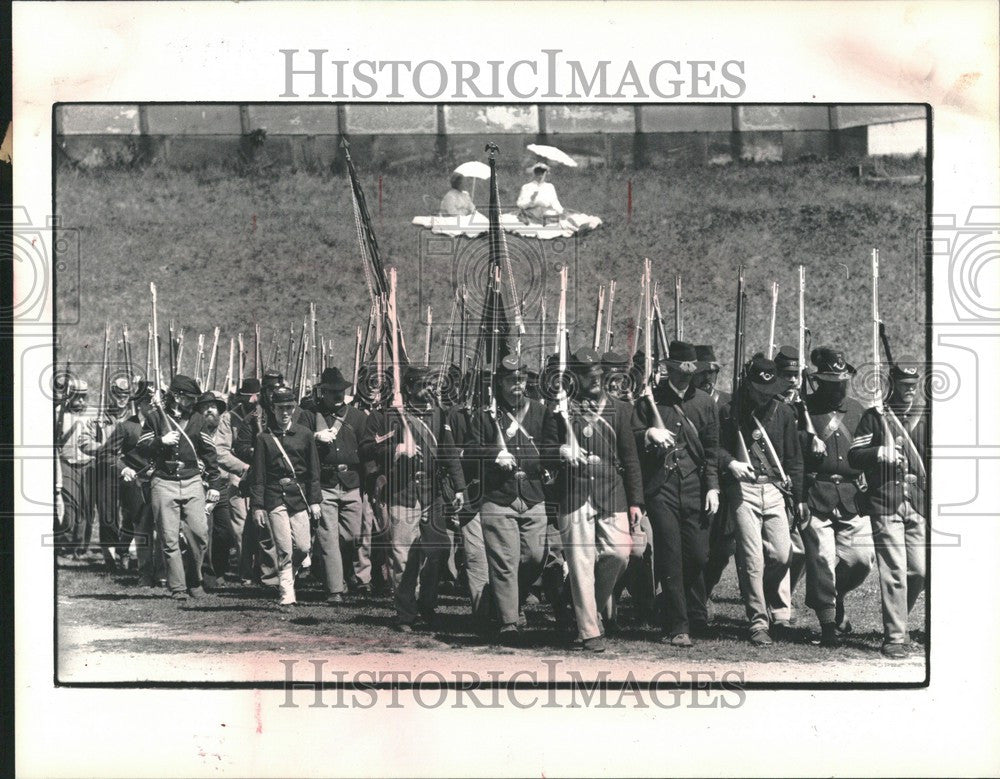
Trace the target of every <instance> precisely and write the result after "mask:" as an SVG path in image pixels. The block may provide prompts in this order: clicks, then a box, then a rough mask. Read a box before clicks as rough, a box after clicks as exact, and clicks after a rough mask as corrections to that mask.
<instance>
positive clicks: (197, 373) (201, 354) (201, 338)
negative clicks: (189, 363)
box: [194, 333, 205, 387]
mask: <svg viewBox="0 0 1000 779" xmlns="http://www.w3.org/2000/svg"><path fill="white" fill-rule="evenodd" d="M204 363H205V334H204V333H198V357H197V359H196V360H195V363H194V380H195V381H196V382H197V383H198V386H199V387H200V386H201V385H202V380H201V367H202V365H204Z"/></svg>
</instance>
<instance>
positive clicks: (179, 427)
mask: <svg viewBox="0 0 1000 779" xmlns="http://www.w3.org/2000/svg"><path fill="white" fill-rule="evenodd" d="M163 416H164V418H165V419H166V420H167V424H168V425H173V427H174V430H176V431H177V432H178V433H180V434H181V435H182V436H183V437H184V440H185V441H187V442H188V446H190V447H191V454H193V455H194V459H195V462H196V463H198V467H199V468H203V467H204V465H203V464H202V462H201V458H200V457H199V456H198V450H197V449H195V448H194V442H193V441H192V440H191V439H190V438H189V437H188V434H187V432H186V431H185V430H184V425H180V424H178V423H177V420H176V419H174V418H173V417H171V416H170V414H168V413H167V412H166V410H164V412H163Z"/></svg>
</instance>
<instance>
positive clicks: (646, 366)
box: [641, 258, 666, 430]
mask: <svg viewBox="0 0 1000 779" xmlns="http://www.w3.org/2000/svg"><path fill="white" fill-rule="evenodd" d="M642 278H643V283H642V292H643V298H642V319H641V321H642V322H643V328H642V338H643V350H644V354H643V357H644V358H645V359H644V361H643V368H642V397H643V398H644V399H645V400H646V401H647V402H648V403H649V409H650V413H651V414H652V416H653V422H654V427H658V428H660V429H661V430H665V429H666V425H664V424H663V417H661V416H660V409H659V408H658V407H657V405H656V400H654V399H653V318H654V311H653V268H652V263H650V261H649V259H648V258H647V259H646V260H645V261H644V263H643V274H642Z"/></svg>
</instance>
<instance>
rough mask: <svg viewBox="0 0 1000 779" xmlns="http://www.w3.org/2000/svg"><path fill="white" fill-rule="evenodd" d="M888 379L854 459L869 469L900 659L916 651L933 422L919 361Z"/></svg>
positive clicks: (888, 650) (890, 629)
mask: <svg viewBox="0 0 1000 779" xmlns="http://www.w3.org/2000/svg"><path fill="white" fill-rule="evenodd" d="M889 378H890V382H891V390H890V394H889V398H888V401H887V402H886V405H885V408H884V409H880V408H869V409H868V410H867V411H865V413H864V414H863V415H862V417H861V421H860V422H859V423H858V427H857V430H856V431H855V434H854V442H853V443H852V444H851V449H850V452H849V461H850V464H851V465H852V466H854V467H855V468H860V469H862V470H863V471H864V475H865V482H866V483H867V486H868V488H867V490H866V493H865V500H864V503H865V504H866V506H867V508H868V509H869V511H870V518H871V526H872V538H873V540H874V542H875V557H876V559H877V560H878V574H879V585H880V588H881V591H882V624H883V631H884V635H883V644H882V654H884V655H885V656H887V657H892V658H899V657H904V656H905V655H906V653H907V649H908V647H909V631H908V630H907V616H908V615H909V613H910V611H912V610H913V606H914V604H915V603H916V602H917V598H919V597H920V593H921V592H922V591H923V588H924V570H925V561H926V554H927V522H926V516H927V505H926V494H925V482H926V478H927V472H926V466H925V465H924V461H925V457H926V452H927V417H926V409H925V408H924V406H923V405H922V404H919V403H917V402H916V394H917V385H918V383H919V382H920V371H919V368H918V363H917V362H916V361H915V360H910V359H903V360H900V361H899V362H898V363H895V364H893V365H891V366H890V369H889Z"/></svg>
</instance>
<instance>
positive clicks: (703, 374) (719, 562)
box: [691, 344, 736, 603]
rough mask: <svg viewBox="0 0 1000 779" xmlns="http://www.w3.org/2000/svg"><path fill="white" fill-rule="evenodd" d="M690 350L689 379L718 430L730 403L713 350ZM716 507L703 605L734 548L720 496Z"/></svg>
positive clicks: (729, 526)
mask: <svg viewBox="0 0 1000 779" xmlns="http://www.w3.org/2000/svg"><path fill="white" fill-rule="evenodd" d="M694 349H695V354H696V357H697V360H696V362H695V364H696V365H697V366H698V370H697V371H696V372H695V374H694V376H693V377H692V378H691V383H692V384H693V385H694V386H695V387H697V388H698V389H700V390H701V391H702V392H706V393H708V396H709V397H710V398H711V399H712V402H713V403H715V408H716V410H717V411H718V414H719V424H720V429H721V423H722V419H723V417H724V416H725V415H726V414H728V413H729V403H730V400H731V398H730V395H729V393H728V392H723V391H722V390H720V389H718V381H719V370H720V369H721V367H722V366H721V365H720V364H719V362H718V360H717V359H716V357H715V348H714V347H713V346H711V345H709V344H702V345H699V346H695V348H694ZM717 453H718V455H719V458H720V460H719V462H718V463H717V464H716V465H717V470H718V471H720V472H722V466H721V456H722V449H721V447H720V448H719V449H718V450H717ZM719 504H720V505H719V510H718V511H716V512H715V514H714V515H713V516H712V520H711V526H710V527H709V531H708V561H707V562H706V563H705V573H704V576H705V597H706V603H707V602H708V601H707V599H708V598H710V597H711V595H712V590H714V589H715V585H717V584H718V583H719V579H721V578H722V573H723V571H725V570H726V566H727V565H729V560H730V558H731V557H732V556H733V551H734V549H735V546H736V544H735V540H734V536H733V527H732V521H731V517H730V515H729V509H728V507H727V506H726V501H725V495H724V494H721V495H720V497H719Z"/></svg>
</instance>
